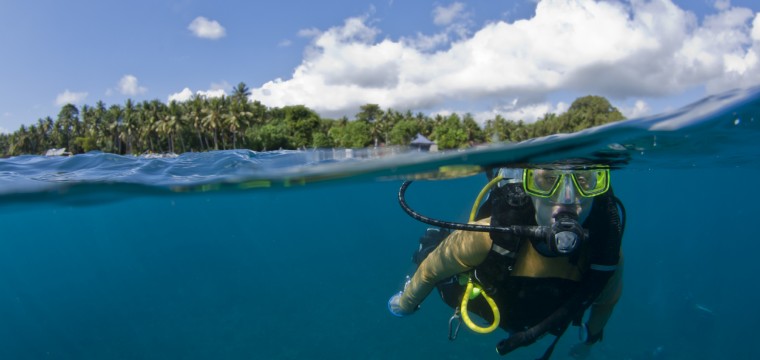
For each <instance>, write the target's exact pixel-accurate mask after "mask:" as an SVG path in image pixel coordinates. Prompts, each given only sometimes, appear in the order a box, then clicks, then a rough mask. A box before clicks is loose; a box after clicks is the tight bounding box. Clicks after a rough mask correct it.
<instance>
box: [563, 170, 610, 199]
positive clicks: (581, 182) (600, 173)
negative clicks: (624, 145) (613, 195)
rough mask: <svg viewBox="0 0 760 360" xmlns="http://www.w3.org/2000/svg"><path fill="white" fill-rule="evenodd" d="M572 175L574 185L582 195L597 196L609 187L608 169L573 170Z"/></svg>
mask: <svg viewBox="0 0 760 360" xmlns="http://www.w3.org/2000/svg"><path fill="white" fill-rule="evenodd" d="M572 176H573V182H574V183H575V187H576V188H577V189H578V192H580V194H581V195H582V196H585V197H594V196H599V195H602V194H604V193H606V192H607V190H609V189H610V171H609V170H608V169H595V170H580V171H573V173H572Z"/></svg>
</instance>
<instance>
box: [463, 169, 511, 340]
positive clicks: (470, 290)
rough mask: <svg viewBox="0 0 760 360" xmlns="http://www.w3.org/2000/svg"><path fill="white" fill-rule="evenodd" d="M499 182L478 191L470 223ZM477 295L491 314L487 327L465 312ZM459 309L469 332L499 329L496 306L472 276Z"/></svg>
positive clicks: (497, 179) (469, 277)
mask: <svg viewBox="0 0 760 360" xmlns="http://www.w3.org/2000/svg"><path fill="white" fill-rule="evenodd" d="M501 180H503V178H502V177H501V176H496V177H494V178H493V179H491V181H489V182H488V184H486V186H484V187H483V190H480V194H478V197H477V198H476V199H475V204H473V205H472V211H470V221H471V222H472V221H475V215H476V214H477V212H478V207H480V202H481V201H483V197H484V196H486V194H487V193H488V191H490V190H491V188H492V187H494V185H496V184H498V183H499V181H501ZM478 295H483V298H484V299H486V302H487V303H488V305H489V306H490V307H491V312H493V323H492V324H491V325H489V326H488V327H481V326H478V325H477V324H475V323H474V322H473V321H472V319H470V314H469V313H468V312H467V304H468V303H469V302H470V299H474V298H476V297H477V296H478ZM460 309H461V311H462V321H464V324H465V325H467V327H468V328H470V330H472V331H474V332H477V333H481V334H488V333H490V332H492V331H494V330H496V328H497V327H499V322H501V313H500V312H499V308H498V307H497V306H496V302H495V301H493V299H492V298H491V297H490V296H488V294H486V292H485V291H483V288H481V287H480V285H476V284H475V283H473V282H472V275H470V276H468V278H467V288H465V290H464V295H462V304H461V305H460Z"/></svg>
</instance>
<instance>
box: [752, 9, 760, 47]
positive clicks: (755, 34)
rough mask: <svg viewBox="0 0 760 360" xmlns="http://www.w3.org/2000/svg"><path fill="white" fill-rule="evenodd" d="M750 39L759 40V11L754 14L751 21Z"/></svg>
mask: <svg viewBox="0 0 760 360" xmlns="http://www.w3.org/2000/svg"><path fill="white" fill-rule="evenodd" d="M752 40H753V41H755V42H760V13H757V14H755V20H753V21H752Z"/></svg>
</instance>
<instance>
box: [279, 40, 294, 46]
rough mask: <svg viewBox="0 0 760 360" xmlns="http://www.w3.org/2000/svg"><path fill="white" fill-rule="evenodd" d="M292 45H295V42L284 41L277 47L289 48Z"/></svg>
mask: <svg viewBox="0 0 760 360" xmlns="http://www.w3.org/2000/svg"><path fill="white" fill-rule="evenodd" d="M290 45H293V42H292V41H290V40H288V39H285V40H282V41H280V42H279V43H277V47H289V46H290Z"/></svg>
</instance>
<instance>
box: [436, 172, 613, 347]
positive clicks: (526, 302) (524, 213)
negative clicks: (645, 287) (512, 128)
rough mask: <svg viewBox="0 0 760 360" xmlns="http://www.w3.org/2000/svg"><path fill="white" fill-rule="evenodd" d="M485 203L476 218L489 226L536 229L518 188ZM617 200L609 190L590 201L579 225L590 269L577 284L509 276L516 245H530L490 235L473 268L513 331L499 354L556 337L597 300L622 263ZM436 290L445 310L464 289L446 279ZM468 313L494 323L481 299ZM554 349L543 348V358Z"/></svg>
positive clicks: (495, 194) (503, 189)
mask: <svg viewBox="0 0 760 360" xmlns="http://www.w3.org/2000/svg"><path fill="white" fill-rule="evenodd" d="M489 199H490V201H489V202H488V205H487V206H484V207H483V209H481V211H480V212H479V213H478V216H477V218H478V219H482V218H485V217H488V216H489V215H490V216H491V225H492V226H510V225H518V224H519V225H536V221H535V208H534V206H533V203H532V201H530V197H529V196H528V195H526V194H525V193H524V191H523V190H522V186H521V184H519V183H516V184H507V185H506V186H502V187H496V188H494V189H493V190H492V191H491V193H490V194H489ZM618 201H619V200H617V198H616V197H615V196H614V194H613V192H612V189H610V190H609V191H608V192H607V193H605V194H604V195H602V196H599V197H596V198H595V199H594V203H593V205H592V209H591V213H590V214H589V216H588V218H587V219H586V221H585V222H584V224H583V227H584V228H585V229H588V230H589V238H588V240H587V242H586V244H585V245H584V248H585V249H586V250H585V251H587V252H588V254H589V258H588V260H589V266H588V267H587V268H585V269H581V273H582V278H581V281H580V282H575V281H571V280H566V279H526V278H519V277H511V276H510V273H511V271H512V267H513V265H514V263H515V257H516V255H517V253H518V251H519V249H520V247H521V246H523V244H525V243H528V244H530V241H529V240H527V239H521V238H519V237H517V236H515V235H512V234H507V233H500V232H492V233H491V239H492V240H493V246H492V247H491V251H490V252H489V254H488V256H487V257H486V260H485V261H484V262H483V263H482V264H480V265H479V266H477V267H476V269H475V276H476V280H477V281H478V282H480V283H481V285H483V286H484V288H485V289H486V291H487V292H488V293H489V295H491V296H492V297H493V298H494V300H495V301H496V303H497V305H498V306H499V308H500V310H502V311H504V314H505V316H502V321H501V324H500V327H502V328H504V329H505V330H507V331H509V332H510V333H512V336H510V337H509V339H506V340H503V341H502V342H500V343H499V344H498V345H497V350H498V351H499V353H500V354H502V355H504V354H506V353H508V352H510V351H512V350H514V349H516V348H518V347H522V346H526V345H530V344H532V343H533V342H535V341H536V340H537V339H538V338H539V337H541V336H543V335H544V334H546V333H547V332H549V333H552V334H554V335H557V336H558V338H559V336H561V335H562V333H564V331H565V329H566V328H567V326H568V325H569V324H570V322H571V321H573V320H575V319H577V318H580V317H581V316H582V315H583V312H584V311H585V310H586V309H587V308H588V307H589V306H590V305H591V304H592V303H593V301H594V299H596V298H597V297H598V296H599V294H600V293H601V291H602V290H603V289H604V287H605V286H606V285H607V282H608V281H609V279H610V277H611V276H612V274H613V273H614V270H615V269H616V266H617V264H618V261H619V259H620V246H621V241H622V232H623V229H622V223H621V218H620V214H619V212H618ZM579 252H581V251H578V253H579ZM575 256H576V258H571V261H578V259H577V254H576V255H575ZM438 289H439V292H440V294H441V297H442V298H443V300H444V301H445V302H446V303H447V304H448V305H449V306H452V307H457V306H459V302H460V301H461V296H462V294H463V292H464V287H463V286H461V285H459V284H458V283H456V282H455V281H450V282H445V283H441V284H439V286H438ZM469 310H470V311H472V312H474V313H476V314H478V315H479V316H481V317H482V318H484V319H485V320H487V321H492V314H491V311H490V308H489V307H488V306H487V304H486V303H485V301H483V299H482V298H476V299H474V301H471V303H470V306H469ZM555 344H556V341H555ZM553 347H554V345H552V346H551V347H550V349H548V350H547V353H546V354H545V355H544V356H545V357H546V358H548V356H549V355H550V354H551V350H552V349H553Z"/></svg>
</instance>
